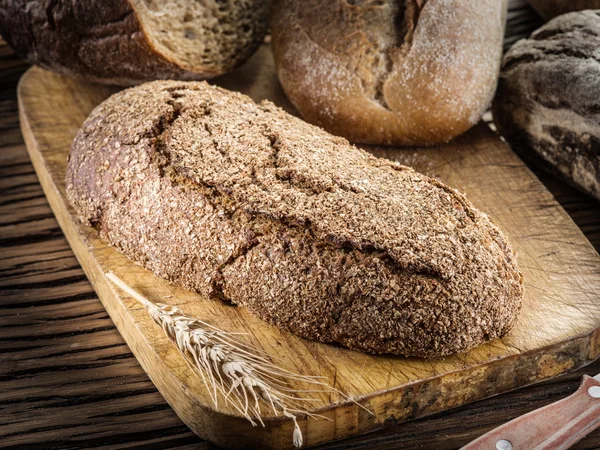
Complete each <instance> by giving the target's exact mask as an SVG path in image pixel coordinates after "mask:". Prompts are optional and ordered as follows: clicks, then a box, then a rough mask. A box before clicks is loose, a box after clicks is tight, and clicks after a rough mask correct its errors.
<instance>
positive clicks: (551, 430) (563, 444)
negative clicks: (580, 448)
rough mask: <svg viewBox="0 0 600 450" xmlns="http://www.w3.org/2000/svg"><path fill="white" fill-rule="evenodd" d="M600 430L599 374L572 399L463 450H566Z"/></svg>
mask: <svg viewBox="0 0 600 450" xmlns="http://www.w3.org/2000/svg"><path fill="white" fill-rule="evenodd" d="M599 426H600V374H599V375H596V376H595V377H594V378H592V377H589V376H587V375H584V376H583V381H582V382H581V385H580V386H579V389H577V391H575V393H574V394H572V395H570V396H569V397H567V398H565V399H562V400H560V401H558V402H555V403H551V404H550V405H547V406H544V407H543V408H540V409H536V410H535V411H532V412H530V413H528V414H525V415H523V416H521V417H517V418H516V419H514V420H511V421H510V422H508V423H505V424H504V425H502V426H500V427H498V428H496V429H494V430H492V431H490V432H489V433H487V434H484V435H483V436H481V437H480V438H478V439H476V440H474V441H473V442H471V443H469V444H467V445H466V446H464V447H463V448H462V450H488V449H489V450H550V449H552V450H563V449H567V448H569V447H571V446H572V445H573V444H575V443H576V442H577V441H579V440H580V439H582V438H583V437H584V436H586V435H587V434H589V433H590V432H592V431H593V430H595V429H596V428H598V427H599Z"/></svg>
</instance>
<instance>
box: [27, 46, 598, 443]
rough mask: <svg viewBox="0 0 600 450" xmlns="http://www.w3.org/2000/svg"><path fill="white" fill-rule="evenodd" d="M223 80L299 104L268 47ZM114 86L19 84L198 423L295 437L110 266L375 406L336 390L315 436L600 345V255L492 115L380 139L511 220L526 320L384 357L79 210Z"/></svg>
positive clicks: (35, 157) (475, 392)
mask: <svg viewBox="0 0 600 450" xmlns="http://www.w3.org/2000/svg"><path fill="white" fill-rule="evenodd" d="M220 84H222V85H224V86H226V87H230V88H236V89H238V90H242V91H243V92H246V93H248V94H249V95H251V96H252V97H254V98H255V99H256V100H258V99H261V98H265V97H266V98H270V99H271V100H273V101H275V102H276V103H277V104H280V105H284V106H286V107H287V108H288V109H291V107H290V106H289V105H287V104H286V100H285V97H284V96H283V94H282V92H281V90H280V88H279V87H278V84H277V83H276V81H275V76H274V71H273V67H272V59H271V55H270V52H269V51H268V49H267V48H265V47H263V48H262V49H261V50H260V51H259V52H258V54H257V55H256V56H255V57H254V58H253V59H252V60H251V62H250V63H249V64H248V65H247V66H246V67H245V68H244V69H243V71H241V72H239V73H237V74H233V75H231V76H226V77H223V78H222V79H221V80H220ZM111 92H113V90H111V89H108V88H101V87H98V86H94V85H90V84H86V83H83V82H78V81H75V80H71V79H67V78H63V77H60V76H58V75H54V74H51V73H49V72H46V71H43V70H41V69H31V70H30V71H29V72H28V73H27V74H26V75H25V76H24V77H23V79H22V81H21V84H20V89H19V95H20V102H21V103H20V105H21V119H22V120H21V123H22V129H23V134H24V136H25V139H26V142H27V144H28V149H29V151H30V156H31V158H32V161H33V163H34V166H35V168H36V171H37V173H38V176H39V178H40V181H41V183H42V186H43V188H44V191H45V193H46V195H47V198H48V199H49V201H50V204H51V206H52V209H53V210H54V212H55V214H56V216H57V218H58V221H59V223H60V225H61V227H62V229H63V231H64V232H65V234H66V235H67V238H68V239H69V241H70V244H71V246H72V248H73V249H74V251H75V254H76V255H77V257H78V259H79V261H80V263H81V264H82V265H83V267H84V270H85V272H86V274H87V276H88V278H89V279H90V280H91V281H92V284H93V285H94V286H95V289H96V291H97V292H98V293H99V295H100V298H101V299H102V301H103V303H104V305H105V307H106V309H107V310H108V312H109V313H110V315H111V318H112V319H113V321H114V322H115V323H116V325H117V327H118V328H119V330H120V331H121V333H122V335H123V336H124V338H125V340H126V341H127V343H128V344H129V346H130V347H131V348H132V350H133V352H134V354H135V355H136V356H137V357H138V359H139V360H140V362H141V364H142V366H143V367H144V368H145V369H146V371H147V372H148V373H149V375H150V377H151V378H152V380H153V381H154V382H155V384H156V385H157V387H158V388H159V390H160V391H161V392H162V393H163V395H164V397H165V398H166V399H167V401H169V403H170V404H171V405H172V407H173V408H174V409H175V411H176V412H177V413H178V414H179V415H180V417H182V419H183V420H184V422H186V423H187V424H188V426H190V428H191V429H192V430H194V431H196V432H197V433H198V434H200V435H202V436H204V437H207V438H209V439H210V440H212V441H214V442H218V443H219V444H221V445H225V446H228V447H231V446H236V447H248V448H249V447H254V446H257V445H259V446H260V447H263V448H265V447H269V448H284V447H289V446H291V423H290V422H289V421H283V420H279V419H267V420H266V423H267V427H266V429H265V430H263V429H260V428H252V427H250V426H249V425H248V424H247V423H246V422H245V421H244V420H243V419H241V418H240V417H239V416H237V415H236V413H235V411H233V410H229V409H227V408H226V407H222V411H221V412H219V413H217V412H215V411H214V409H213V408H212V406H211V404H210V400H209V398H208V396H207V394H206V392H205V389H204V386H203V385H202V383H201V381H200V379H199V378H198V377H197V376H195V375H194V374H193V373H191V372H190V371H189V369H188V368H187V366H186V364H185V362H184V361H183V360H182V359H181V357H180V356H179V355H178V353H177V351H176V350H175V348H174V347H173V346H172V345H171V344H170V343H169V342H168V340H167V339H166V338H165V337H164V335H163V334H162V332H161V330H160V329H158V327H156V325H155V324H153V323H152V321H151V320H150V319H149V317H148V316H147V314H146V313H145V311H144V310H142V309H140V307H139V306H138V305H137V304H135V302H134V301H132V300H131V299H127V298H123V297H121V296H120V293H119V292H117V291H116V290H115V289H114V288H112V287H111V286H110V285H109V283H108V282H107V281H106V280H105V278H104V276H103V274H104V273H105V272H107V271H109V270H112V271H114V272H115V273H116V274H117V275H118V276H120V277H121V278H123V279H125V281H127V282H128V283H129V284H130V285H132V286H134V287H136V288H137V289H138V290H140V291H141V292H143V293H144V294H145V295H146V296H147V297H149V298H150V299H152V300H155V301H163V299H164V297H165V296H172V299H173V300H171V301H173V302H176V303H177V304H178V305H179V306H180V307H181V308H182V309H183V310H184V311H186V312H188V313H190V314H192V315H194V316H196V317H200V318H203V319H205V320H207V319H208V318H210V320H212V321H213V323H216V324H219V326H221V327H222V328H224V329H226V330H229V331H244V332H248V333H249V339H251V340H252V342H253V344H254V345H256V346H257V347H259V348H261V349H263V350H264V351H265V352H266V353H267V354H269V355H272V356H276V359H277V360H278V362H280V363H281V364H282V365H284V366H285V367H286V368H288V369H290V370H293V371H299V372H301V373H304V374H307V375H315V374H320V375H324V376H326V377H327V378H328V379H329V380H330V382H332V383H333V382H335V383H336V387H337V388H339V389H341V390H342V391H344V392H346V393H348V394H349V395H351V396H353V397H354V398H356V399H357V400H359V401H360V402H361V403H363V404H364V405H365V406H367V407H368V408H369V409H371V410H372V411H373V412H374V413H375V416H369V415H368V414H366V413H365V412H364V411H362V410H361V409H360V408H358V407H357V406H356V405H354V404H343V403H340V399H339V398H337V397H335V396H333V397H332V396H329V397H328V396H322V397H321V398H320V399H319V400H320V401H319V403H317V405H316V408H317V409H318V410H319V412H320V413H322V414H324V415H325V416H327V417H329V418H330V419H332V420H331V421H312V420H311V421H306V420H303V421H302V423H301V427H302V428H303V432H304V436H305V443H306V444H307V445H309V446H310V445H315V444H319V443H322V442H327V441H331V440H335V439H340V438H344V437H347V436H350V435H353V434H360V433H364V432H367V431H371V430H374V429H378V428H381V427H384V426H389V425H392V424H394V423H398V422H402V421H406V420H412V419H415V418H418V417H422V416H424V415H429V414H433V413H436V412H438V411H442V410H445V409H448V408H452V407H455V406H458V405H461V404H464V403H466V402H470V401H474V400H478V399H480V398H483V397H486V396H490V395H494V394H497V393H500V392H504V391H507V390H510V389H514V388H516V387H519V386H523V385H526V384H530V383H533V382H535V381H538V380H542V379H546V378H549V377H553V376H556V375H558V374H561V373H563V372H565V371H568V370H572V369H574V368H577V367H580V366H582V365H584V364H587V363H589V362H590V361H592V360H593V359H595V358H597V357H598V355H599V354H600V346H599V345H598V343H599V336H600V332H598V328H599V327H600V305H599V304H598V302H597V293H598V292H599V291H600V273H599V271H598V268H599V267H600V257H599V256H598V254H597V253H596V251H595V250H594V249H593V248H592V246H591V245H590V244H589V242H588V241H587V239H585V237H584V236H583V235H582V233H581V232H580V230H579V229H578V228H577V227H576V226H575V224H574V223H573V222H572V221H571V219H570V218H569V217H568V215H567V214H566V213H565V212H564V210H563V209H562V208H560V206H559V205H558V204H557V203H556V201H555V200H554V199H553V198H552V196H551V195H550V193H549V192H548V191H547V190H546V189H545V188H544V187H543V185H542V184H541V183H539V181H538V180H537V179H536V178H535V176H534V175H533V174H532V173H531V172H530V171H529V170H528V169H527V168H526V167H525V166H524V164H523V163H522V162H521V161H520V160H519V159H518V158H517V157H516V156H515V155H514V154H513V153H512V152H511V151H510V150H509V149H508V148H507V147H506V146H505V145H504V144H502V143H501V141H500V140H499V138H498V137H497V136H496V135H495V134H493V133H492V132H491V131H490V130H489V129H488V128H487V127H486V126H485V125H480V126H478V127H476V128H475V129H474V130H472V131H471V132H470V133H468V134H466V135H464V136H463V137H461V138H459V139H457V140H455V141H454V142H453V143H452V144H449V145H448V146H444V147H437V148H433V149H427V150H414V149H409V150H406V149H405V150H398V149H390V148H370V149H369V150H371V151H372V152H373V153H375V154H377V155H379V156H383V157H388V158H391V159H394V160H397V161H400V162H404V163H408V164H410V165H412V166H414V167H415V168H417V170H420V171H422V172H425V173H428V174H430V175H433V176H436V177H438V178H440V179H442V181H444V182H447V183H449V184H450V185H453V186H455V187H458V188H459V189H460V190H461V191H463V192H466V193H467V194H468V195H469V197H470V199H471V200H472V201H473V202H474V203H475V204H476V206H478V207H480V208H482V209H483V210H484V211H486V212H489V213H490V214H491V215H492V217H493V218H494V219H495V220H496V221H497V223H498V224H499V225H500V227H501V228H502V229H504V230H505V231H506V232H507V234H508V235H509V238H510V239H511V240H512V242H513V243H514V245H515V247H516V249H517V251H518V252H519V261H520V267H521V269H522V270H523V272H524V275H525V279H526V299H525V303H524V307H523V311H522V314H521V318H520V320H519V322H518V325H517V327H516V328H515V330H514V331H513V332H512V334H511V335H510V336H509V337H508V338H506V339H504V340H502V341H494V342H492V343H490V344H489V345H485V346H482V347H480V348H478V349H475V350H473V351H472V352H470V353H468V354H464V355H459V356H455V357H450V358H444V359H442V360H439V361H435V362H431V361H423V360H418V359H406V358H393V357H374V356H370V355H364V354H361V353H358V352H353V351H350V350H346V349H342V348H339V347H334V346H329V345H323V344H317V343H314V342H308V341H305V340H302V339H298V338H296V337H294V336H291V335H289V334H286V333H282V332H279V331H278V330H276V329H274V328H273V327H270V326H267V325H266V324H264V323H262V322H260V321H259V320H257V319H255V318H254V317H252V316H251V315H249V314H248V313H247V312H246V311H245V310H243V309H241V308H232V307H230V306H227V305H224V304H222V303H221V302H215V301H209V300H206V299H203V298H200V297H199V296H197V295H195V294H192V293H189V292H185V291H183V290H179V289H176V288H174V287H172V286H170V285H168V283H166V282H164V281H162V280H160V279H158V278H156V277H154V276H153V275H152V274H150V273H149V272H147V271H145V270H144V269H142V268H140V267H138V266H135V265H133V264H132V263H131V262H129V261H128V260H126V259H125V258H124V257H123V256H121V255H120V254H118V253H117V252H116V251H115V250H113V249H111V248H110V247H108V246H107V245H106V244H105V243H103V242H102V241H100V240H99V239H98V237H97V235H96V233H95V231H94V230H92V229H89V228H86V227H83V226H81V225H80V224H79V222H78V221H77V220H75V219H74V218H73V217H72V211H70V208H69V207H68V205H67V202H66V201H65V195H64V183H63V180H64V170H65V163H66V156H67V154H68V149H69V146H70V143H71V141H72V139H73V136H74V134H75V133H76V131H77V130H78V128H79V126H80V125H81V123H82V122H83V120H84V119H85V117H87V115H88V113H89V112H90V111H91V109H92V108H93V107H94V106H95V105H97V104H98V103H99V102H100V101H101V100H102V99H104V98H105V97H106V96H108V95H109V94H110V93H111ZM57 110H58V111H61V114H56V111H57ZM299 387H300V388H302V386H299Z"/></svg>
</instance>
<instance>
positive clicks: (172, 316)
mask: <svg viewBox="0 0 600 450" xmlns="http://www.w3.org/2000/svg"><path fill="white" fill-rule="evenodd" d="M106 277H107V278H108V280H110V281H111V282H112V283H113V284H115V285H116V286H117V287H119V288H120V289H121V290H123V291H124V292H125V293H127V294H128V295H129V296H131V297H132V298H134V299H135V300H137V301H138V302H139V303H141V304H142V305H144V306H145V307H146V308H147V309H148V312H149V314H150V316H151V317H152V319H153V320H154V321H155V322H156V323H157V324H158V325H160V326H161V327H162V329H163V330H164V332H165V333H166V334H167V336H168V337H169V338H170V339H171V341H172V342H173V343H174V344H175V345H176V347H177V349H178V350H179V351H180V353H181V354H182V355H183V357H184V358H185V360H186V362H187V363H188V364H189V365H190V367H191V368H192V369H195V371H196V372H198V373H199V374H200V376H201V378H202V381H203V383H204V385H205V386H206V388H207V390H208V392H209V394H210V397H211V399H212V401H213V403H214V405H215V409H217V410H218V407H219V405H218V398H219V394H220V396H221V397H222V398H223V399H224V400H225V402H226V403H228V404H230V405H231V406H233V408H234V409H235V410H237V411H238V412H239V413H240V414H242V415H243V417H245V418H246V419H247V420H248V421H250V423H251V424H252V425H253V426H256V425H257V424H258V423H260V424H261V425H262V426H264V425H265V424H264V422H263V420H262V418H261V415H262V409H261V405H262V407H266V408H267V409H269V410H271V411H273V413H274V414H275V415H276V416H277V415H282V416H285V417H288V418H290V419H291V420H292V421H293V422H294V432H293V435H292V440H293V443H294V446H295V447H301V446H302V442H303V439H302V431H301V430H300V426H299V425H298V416H302V415H306V416H308V417H311V418H323V419H326V420H331V419H329V418H327V417H325V416H322V415H319V414H313V413H310V412H308V411H307V410H306V408H305V407H304V405H306V403H308V402H311V401H317V400H316V399H314V398H311V397H307V398H301V397H299V396H298V394H300V393H302V394H312V393H337V394H340V395H341V396H342V397H343V398H344V399H346V400H351V399H350V398H349V397H348V396H346V395H344V394H343V393H342V392H340V391H339V390H337V389H335V388H333V387H331V386H329V385H328V384H327V383H324V382H323V381H320V380H321V379H323V377H319V376H306V375H300V374H297V373H294V372H290V371H288V370H286V369H284V368H281V367H279V366H277V365H275V364H273V363H272V362H271V361H269V360H268V359H267V358H266V356H265V355H262V354H260V353H259V352H257V351H256V349H254V348H252V347H250V346H249V345H247V344H245V343H243V342H242V341H240V340H239V339H238V338H237V336H238V335H239V334H244V333H230V332H227V331H224V330H221V329H219V328H217V327H214V326H213V325H210V324H208V323H206V322H203V321H202V320H199V319H196V318H194V317H191V316H188V315H186V314H184V313H183V312H182V311H181V310H180V309H179V308H178V307H177V306H173V305H165V304H161V303H153V302H151V301H149V300H148V299H147V298H145V297H144V296H142V295H141V294H139V293H138V292H137V291H135V290H134V289H132V288H131V287H129V286H128V285H127V284H126V283H125V282H124V281H123V280H121V279H120V278H118V277H117V276H116V275H115V274H114V273H112V272H110V273H107V274H106ZM292 381H294V382H300V383H303V384H306V385H308V386H309V387H312V389H305V390H298V389H292V388H290V382H292ZM355 403H356V402H355ZM357 405H358V403H357ZM359 406H360V407H361V408H363V409H365V410H366V411H368V412H369V413H371V411H369V410H368V409H366V408H365V407H364V406H362V405H359ZM371 414H372V413H371Z"/></svg>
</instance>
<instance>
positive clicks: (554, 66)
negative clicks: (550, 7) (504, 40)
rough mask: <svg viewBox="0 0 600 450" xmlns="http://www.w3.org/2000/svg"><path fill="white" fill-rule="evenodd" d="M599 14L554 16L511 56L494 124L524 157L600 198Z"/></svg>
mask: <svg viewBox="0 0 600 450" xmlns="http://www.w3.org/2000/svg"><path fill="white" fill-rule="evenodd" d="M598 48H600V11H581V12H574V13H569V14H564V15H562V16H559V17H556V18H555V19H553V20H551V21H550V22H548V23H547V24H546V25H544V26H543V27H541V28H540V29H539V30H537V31H536V32H534V33H533V34H532V35H531V37H530V38H529V39H524V40H521V41H519V42H517V43H516V44H515V45H514V46H513V47H512V48H511V49H510V50H509V51H508V52H507V54H506V56H505V58H504V64H503V67H502V73H501V76H500V82H499V85H498V93H497V95H496V98H495V100H494V104H493V113H494V122H495V123H496V126H497V127H498V130H499V131H500V133H501V134H502V135H503V136H504V137H505V138H506V140H507V141H508V142H509V143H510V144H511V146H512V147H513V148H514V149H515V150H516V151H518V152H519V153H520V154H521V155H522V156H524V157H525V158H527V159H529V160H531V161H533V162H535V163H537V164H539V165H540V166H541V167H543V168H545V169H547V170H549V171H550V172H553V173H555V174H557V175H559V176H561V177H562V178H564V179H565V180H567V181H568V182H570V183H571V184H573V185H574V186H576V187H578V188H579V189H581V190H582V191H584V192H587V193H588V194H589V195H592V196H594V197H596V198H597V199H599V200H600V103H599V101H598V95H597V93H598V92H600V57H599V54H598Z"/></svg>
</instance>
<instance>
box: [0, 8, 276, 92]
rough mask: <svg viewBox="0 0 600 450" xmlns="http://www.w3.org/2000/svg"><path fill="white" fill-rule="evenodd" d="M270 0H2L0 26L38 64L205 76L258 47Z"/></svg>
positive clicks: (101, 79)
mask: <svg viewBox="0 0 600 450" xmlns="http://www.w3.org/2000/svg"><path fill="white" fill-rule="evenodd" d="M269 8H270V0H225V1H211V2H197V1H185V0H107V1H104V0H103V1H95V0H78V1H70V0H34V1H26V0H0V34H2V36H3V37H4V39H5V40H6V41H7V42H8V43H9V45H10V46H11V47H12V48H13V49H14V50H15V51H16V52H17V53H18V54H19V55H21V56H22V57H24V58H26V59H27V60H28V61H29V62H31V63H33V64H39V65H41V66H43V67H45V68H48V69H51V70H55V71H57V72H60V73H63V74H65V75H74V76H79V77H83V78H85V79H88V80H91V81H95V82H98V83H104V84H117V85H131V84H136V83H140V82H142V81H148V80H154V79H160V78H177V79H204V78H209V77H214V76H217V75H220V74H223V73H225V72H229V71H231V70H233V69H234V68H235V67H237V66H238V65H240V64H241V63H242V62H244V61H245V60H246V59H247V58H248V57H250V55H252V53H253V52H254V51H255V49H256V48H257V46H258V45H259V43H260V42H261V41H262V39H263V36H264V34H265V31H266V27H267V21H268V11H269Z"/></svg>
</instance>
